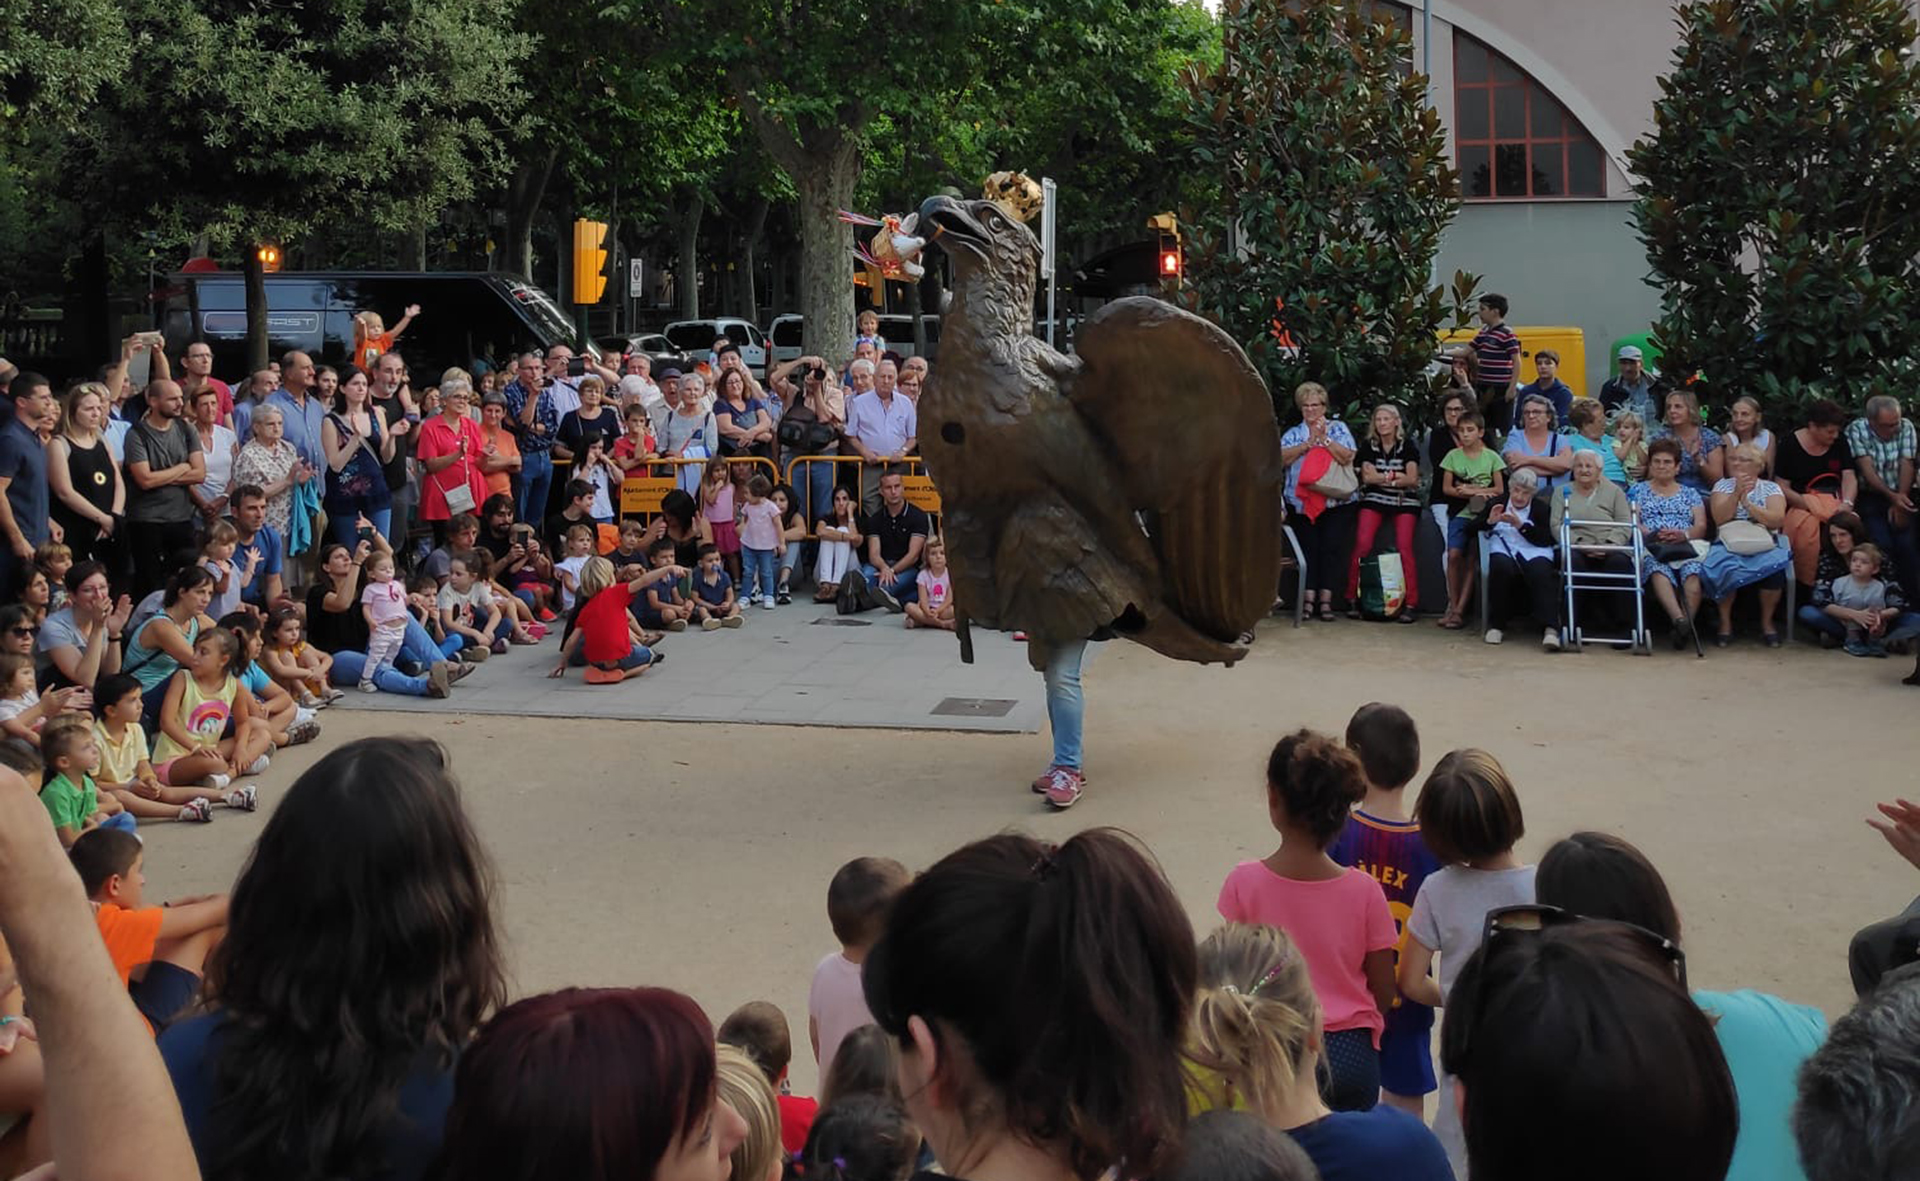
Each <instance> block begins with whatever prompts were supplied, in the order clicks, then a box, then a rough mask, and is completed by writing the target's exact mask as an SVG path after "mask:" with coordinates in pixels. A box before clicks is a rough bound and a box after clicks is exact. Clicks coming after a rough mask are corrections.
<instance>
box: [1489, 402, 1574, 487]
mask: <svg viewBox="0 0 1920 1181" xmlns="http://www.w3.org/2000/svg"><path fill="white" fill-rule="evenodd" d="M1558 422H1559V418H1558V414H1557V412H1556V411H1555V410H1554V408H1553V402H1552V401H1551V400H1550V399H1548V398H1546V397H1543V396H1542V395H1540V394H1528V395H1527V396H1526V397H1524V398H1522V399H1520V407H1519V409H1518V410H1517V411H1516V412H1515V414H1514V429H1513V433H1512V434H1510V435H1508V436H1507V445H1506V446H1505V447H1504V448H1502V449H1501V452H1500V456H1501V458H1502V459H1505V460H1506V461H1507V467H1508V469H1509V470H1511V471H1512V472H1513V473H1514V474H1516V475H1517V474H1519V473H1520V472H1523V471H1531V472H1533V473H1534V474H1535V475H1537V476H1539V477H1540V481H1539V486H1540V491H1542V492H1548V493H1550V492H1552V491H1553V490H1554V489H1555V488H1556V487H1558V486H1559V485H1561V484H1564V483H1566V482H1567V473H1568V472H1569V471H1571V470H1572V469H1573V448H1572V446H1571V445H1569V444H1568V443H1567V441H1566V440H1565V439H1563V438H1561V437H1560V432H1559V431H1557V430H1556V429H1554V428H1555V426H1556V425H1557V424H1558Z"/></svg>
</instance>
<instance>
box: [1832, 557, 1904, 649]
mask: <svg viewBox="0 0 1920 1181" xmlns="http://www.w3.org/2000/svg"><path fill="white" fill-rule="evenodd" d="M1880 566H1881V554H1880V547H1879V546H1877V545H1874V544H1873V543H1872V542H1870V541H1866V542H1861V543H1860V544H1859V545H1856V546H1854V547H1853V552H1852V553H1849V554H1848V555H1847V576H1846V577H1845V578H1836V579H1834V580H1833V582H1832V583H1831V584H1830V586H1831V589H1830V591H1829V593H1830V594H1831V595H1832V598H1833V601H1832V602H1831V603H1829V604H1827V606H1826V612H1827V614H1828V615H1831V616H1833V617H1834V618H1835V619H1838V620H1839V621H1840V622H1841V624H1843V625H1844V626H1845V627H1846V629H1847V641H1846V651H1847V655H1849V656H1885V655H1886V654H1887V644H1886V640H1885V639H1884V638H1883V637H1884V636H1885V635H1886V634H1887V625H1888V624H1889V623H1892V622H1893V621H1894V620H1895V619H1897V618H1898V617H1899V615H1900V609H1899V608H1898V607H1890V606H1888V605H1887V584H1886V583H1885V582H1884V581H1883V580H1882V579H1881V578H1880Z"/></svg>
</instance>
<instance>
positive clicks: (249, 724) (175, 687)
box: [153, 628, 273, 795]
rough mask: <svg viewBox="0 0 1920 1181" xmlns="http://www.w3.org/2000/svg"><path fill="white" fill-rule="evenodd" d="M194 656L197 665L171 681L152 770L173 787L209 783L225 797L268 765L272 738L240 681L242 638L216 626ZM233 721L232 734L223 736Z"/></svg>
mask: <svg viewBox="0 0 1920 1181" xmlns="http://www.w3.org/2000/svg"><path fill="white" fill-rule="evenodd" d="M193 656H194V667H193V668H192V669H191V670H189V669H184V668H183V669H181V670H180V671H179V672H176V673H174V674H173V677H172V679H171V680H169V681H168V682H167V695H166V701H165V703H164V704H162V705H161V707H160V737H159V740H158V741H156V742H155V743H154V744H153V758H154V764H153V769H154V772H155V774H157V775H159V777H160V782H162V783H164V784H167V785H168V786H169V787H185V786H186V785H188V784H190V783H204V784H206V785H207V786H208V787H210V788H212V789H213V790H214V791H215V792H218V793H220V794H222V795H224V794H225V793H226V790H227V785H228V784H229V783H231V782H233V781H234V780H235V779H238V778H240V777H241V776H243V775H258V774H260V773H261V772H262V771H265V770H266V769H267V762H268V752H269V751H271V750H272V749H273V737H272V735H271V734H270V733H269V732H268V730H267V725H266V723H265V722H264V721H262V720H260V719H258V718H256V717H254V712H255V706H254V701H253V694H252V693H250V692H248V691H247V687H246V686H245V685H242V684H241V683H240V679H239V677H240V674H241V673H242V672H245V671H246V667H247V661H246V659H245V658H244V657H243V656H242V655H241V653H240V641H239V639H238V638H237V637H236V636H235V635H234V634H233V633H232V632H230V631H227V630H226V629H224V628H212V629H210V630H208V631H204V632H202V633H200V638H199V639H198V640H195V641H194V644H193ZM229 721H231V722H232V723H233V736H232V737H230V738H229V737H222V735H223V734H225V733H226V730H227V723H228V722H229Z"/></svg>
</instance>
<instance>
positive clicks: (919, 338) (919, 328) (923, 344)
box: [907, 283, 927, 357]
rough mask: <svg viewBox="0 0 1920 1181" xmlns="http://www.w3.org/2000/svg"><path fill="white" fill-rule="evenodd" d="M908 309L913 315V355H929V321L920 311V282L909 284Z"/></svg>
mask: <svg viewBox="0 0 1920 1181" xmlns="http://www.w3.org/2000/svg"><path fill="white" fill-rule="evenodd" d="M907 311H908V312H910V313H912V315H913V355H914V356H916V357H924V356H926V355H927V322H926V320H925V319H923V318H922V317H921V312H920V284H918V283H908V284H907Z"/></svg>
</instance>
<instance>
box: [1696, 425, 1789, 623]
mask: <svg viewBox="0 0 1920 1181" xmlns="http://www.w3.org/2000/svg"><path fill="white" fill-rule="evenodd" d="M1765 467H1766V456H1764V455H1762V454H1761V452H1760V449H1759V448H1757V447H1755V446H1754V445H1753V444H1751V443H1742V444H1740V445H1739V446H1737V447H1734V448H1731V449H1730V450H1729V452H1728V454H1727V468H1728V470H1729V471H1731V472H1732V473H1733V474H1732V475H1730V476H1727V477H1726V478H1724V479H1722V480H1720V481H1718V482H1716V483H1715V484H1714V486H1713V499H1712V503H1711V505H1710V508H1711V510H1712V513H1713V523H1714V526H1715V527H1716V528H1717V529H1718V530H1719V536H1717V537H1716V538H1715V539H1714V542H1713V548H1712V549H1710V550H1708V551H1707V557H1706V561H1705V562H1704V563H1703V570H1702V574H1703V576H1704V577H1705V579H1706V584H1707V594H1708V597H1710V598H1712V599H1713V605H1714V607H1716V608H1717V609H1718V610H1719V613H1720V628H1719V631H1717V632H1716V633H1715V634H1714V638H1713V642H1714V644H1715V645H1716V646H1718V647H1721V648H1724V647H1726V646H1727V645H1728V644H1731V643H1732V642H1733V599H1734V596H1735V595H1736V594H1738V593H1739V592H1740V590H1741V589H1742V588H1743V587H1749V586H1757V587H1759V588H1760V638H1761V640H1762V641H1764V642H1765V644H1766V645H1767V647H1769V648H1778V647H1779V646H1780V633H1779V632H1777V631H1775V630H1774V627H1773V617H1774V613H1775V612H1777V611H1778V610H1779V609H1780V598H1781V596H1782V595H1784V594H1785V593H1786V589H1787V576H1786V569H1787V567H1788V566H1789V565H1791V564H1792V562H1793V555H1792V553H1791V552H1790V551H1789V549H1788V546H1787V539H1786V537H1785V536H1784V535H1783V534H1782V533H1781V532H1780V529H1781V526H1782V525H1783V524H1785V523H1786V519H1787V497H1786V493H1784V492H1782V491H1781V490H1780V485H1778V484H1776V483H1774V482H1773V481H1772V480H1763V479H1761V478H1760V473H1761V471H1762V470H1764V468H1765Z"/></svg>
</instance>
